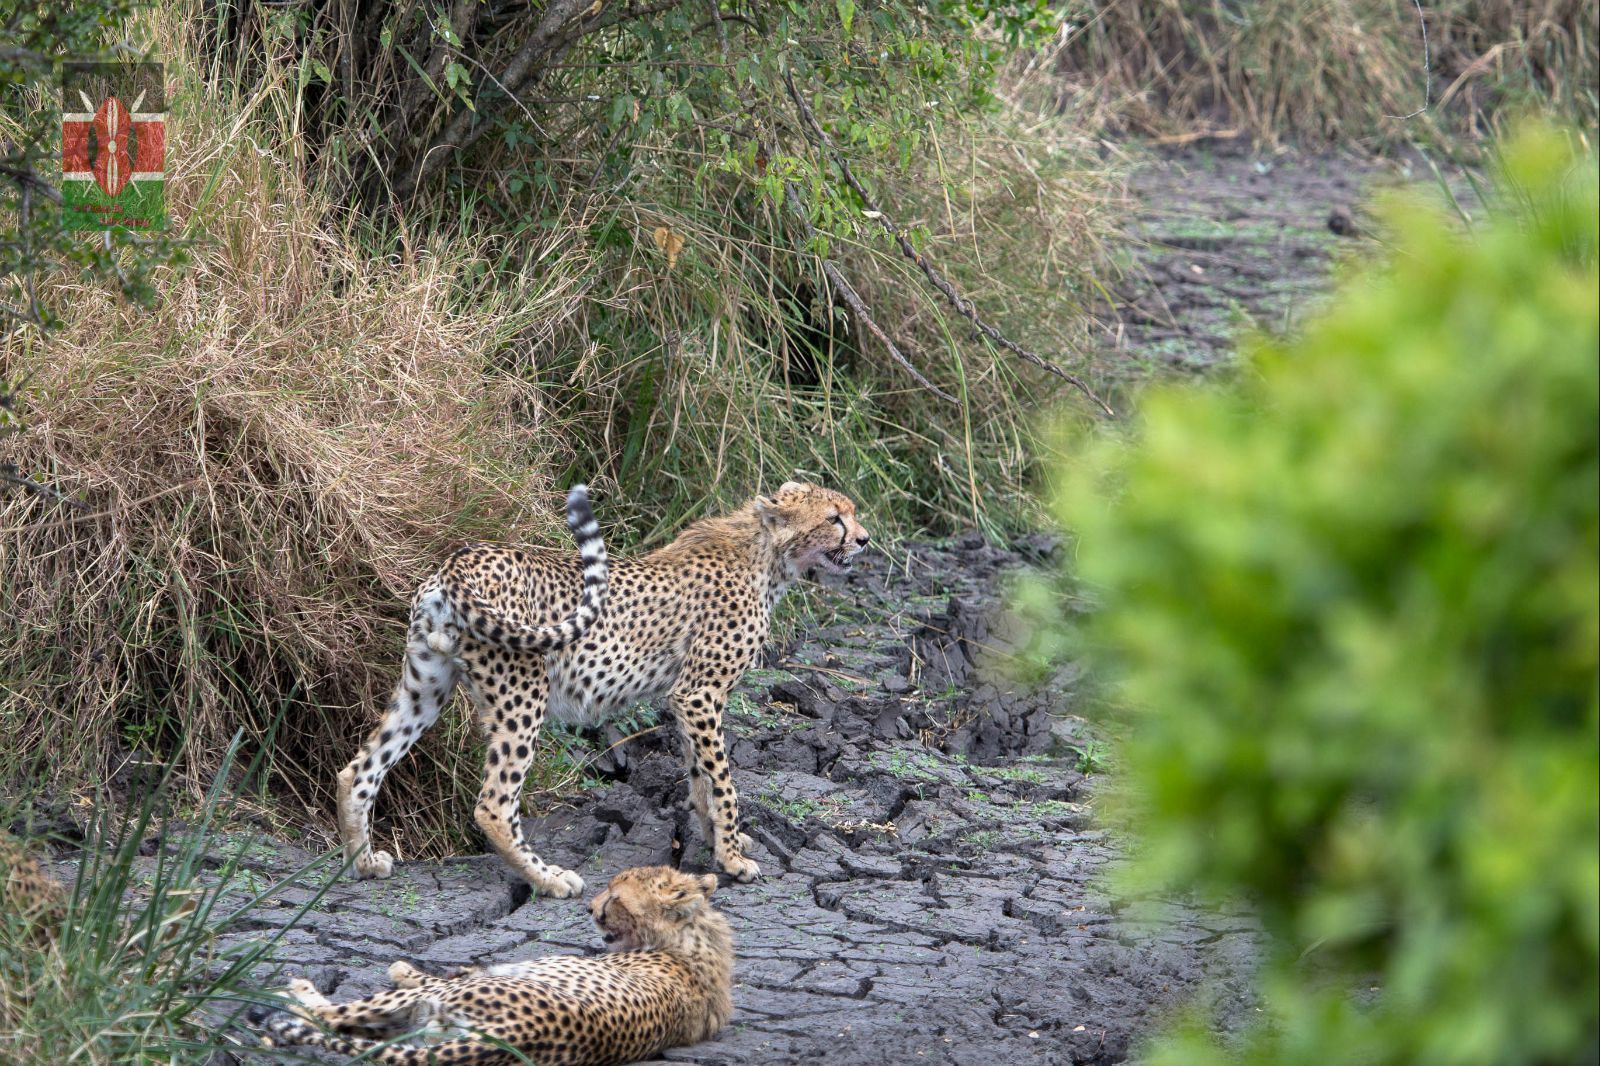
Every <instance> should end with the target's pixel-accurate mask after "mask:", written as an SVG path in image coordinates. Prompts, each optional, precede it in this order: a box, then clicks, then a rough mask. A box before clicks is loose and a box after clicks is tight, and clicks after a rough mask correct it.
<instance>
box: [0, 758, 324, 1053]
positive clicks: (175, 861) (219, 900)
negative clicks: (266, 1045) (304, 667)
mask: <svg viewBox="0 0 1600 1066" xmlns="http://www.w3.org/2000/svg"><path fill="white" fill-rule="evenodd" d="M237 755H238V747H237V745H236V744H231V745H229V747H228V748H227V749H225V751H224V753H223V756H222V759H221V760H220V763H219V765H220V767H221V769H222V771H223V772H222V774H221V775H219V777H220V779H226V778H228V777H229V771H230V770H234V769H237V767H236V766H235V763H234V760H235V757H236V756H237ZM165 791H166V790H165V788H164V787H163V786H161V785H160V784H156V787H155V788H154V789H153V790H151V791H149V792H147V793H145V794H144V796H143V798H142V799H141V800H140V801H139V802H137V803H135V804H133V806H132V807H131V809H130V810H128V811H127V812H126V817H124V816H123V815H121V814H118V813H114V808H113V806H111V805H102V806H100V807H99V808H98V809H97V811H96V815H95V817H94V818H93V820H92V821H91V823H90V825H89V827H88V830H87V833H86V837H85V839H84V840H83V841H82V849H81V851H80V852H79V855H80V859H79V865H78V867H77V870H76V873H75V875H74V876H73V877H72V880H71V883H63V884H60V889H61V892H60V898H59V901H58V902H57V904H56V905H55V906H54V907H53V908H51V909H50V910H48V911H47V912H45V913H36V914H31V915H24V914H22V913H21V912H20V911H18V910H16V909H14V908H13V907H11V906H7V905H0V1060H3V1061H5V1062H8V1063H18V1064H22V1063H45V1062H74V1063H77V1062H81V1063H86V1064H90V1066H128V1064H130V1063H173V1062H208V1061H215V1056H216V1053H226V1052H229V1051H232V1052H234V1053H237V1052H239V1051H240V1050H241V1048H244V1047H250V1048H253V1047H254V1044H255V1038H254V1037H253V1036H252V1035H251V1034H250V1033H249V1032H247V1031H246V1030H244V1029H243V1028H242V1027H241V1026H239V1024H238V1023H239V1022H240V1021H241V1020H242V1018H243V1015H244V1013H245V1011H246V1010H247V1009H248V1008H250V1007H251V1006H253V1005H257V1004H260V1005H263V1006H265V1005H271V1004H275V1003H277V1000H276V999H275V997H273V996H272V995H271V994H270V993H268V992H266V991H265V990H264V989H263V984H264V983H265V982H266V981H267V979H268V978H269V975H271V974H272V973H274V972H275V964H274V962H273V952H274V947H275V944H276V940H277V937H278V936H281V935H282V931H281V930H280V932H279V933H277V934H274V933H272V932H271V931H252V930H255V929H257V923H256V917H257V915H256V912H257V911H258V910H259V909H261V908H262V907H268V908H272V909H273V910H275V911H280V912H281V908H282V907H283V902H282V899H281V897H282V895H283V894H284V893H285V890H287V889H289V888H290V887H291V885H296V884H298V885H300V886H302V887H303V888H310V891H306V892H304V893H303V895H302V899H303V902H301V903H300V904H299V905H298V907H297V908H296V913H295V914H294V915H293V917H294V918H298V916H299V915H300V914H303V913H304V912H305V911H306V910H308V909H309V908H311V907H313V906H315V904H316V903H317V901H318V900H320V898H321V895H322V893H321V891H319V890H317V889H316V888H314V887H311V886H312V885H313V884H314V883H315V882H321V883H322V884H324V885H325V884H326V883H327V881H328V879H329V878H330V877H331V876H332V875H333V874H334V873H335V872H336V870H335V869H334V868H333V867H331V866H327V868H324V869H320V870H317V869H313V868H312V867H307V868H306V869H302V870H299V871H295V872H294V873H293V874H291V875H290V876H288V877H285V878H282V879H280V880H274V881H263V880H261V879H260V878H259V877H257V876H255V875H254V873H253V872H252V871H251V869H250V866H249V854H250V847H251V841H250V840H248V839H244V838H233V839H231V840H230V839H228V838H224V837H222V836H220V835H218V834H217V832H216V829H217V824H218V822H219V821H220V820H224V819H225V818H226V813H227V808H228V806H229V805H230V804H231V802H232V797H230V796H229V795H228V793H227V786H225V785H220V784H219V785H218V786H217V787H214V788H213V789H212V790H211V791H210V792H209V793H208V794H207V796H206V797H205V799H204V800H203V801H202V802H201V803H200V804H199V805H198V807H197V809H196V813H195V816H194V817H193V819H191V820H189V821H188V822H187V824H185V825H184V826H183V827H182V828H181V829H179V828H178V827H177V826H176V825H174V824H172V823H169V822H167V821H166V820H165V818H164V817H162V816H161V815H160V814H159V813H158V812H159V811H160V810H161V808H162V807H163V806H164V805H165V802H166V798H165V797H164V793H165ZM11 821H12V817H11V815H10V814H9V813H8V812H6V811H4V810H0V829H3V827H4V826H6V825H8V824H10V822H11ZM150 840H154V841H156V843H157V847H156V848H155V849H154V851H153V853H152V854H150V855H148V856H147V855H144V854H143V851H144V850H145V847H144V846H145V844H146V843H147V842H148V841H150ZM34 849H35V851H36V852H40V853H42V849H43V844H42V843H41V842H35V843H34ZM316 865H318V864H315V863H314V864H313V867H314V866H316ZM323 865H325V866H326V864H323ZM3 887H4V886H3V883H0V888H3ZM279 917H280V918H281V913H280V915H279Z"/></svg>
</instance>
